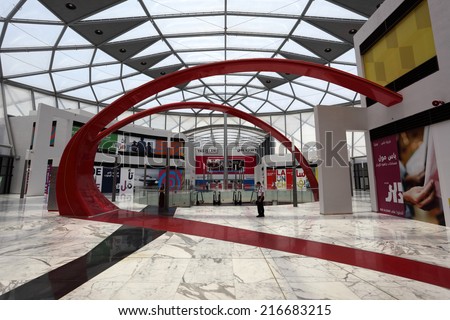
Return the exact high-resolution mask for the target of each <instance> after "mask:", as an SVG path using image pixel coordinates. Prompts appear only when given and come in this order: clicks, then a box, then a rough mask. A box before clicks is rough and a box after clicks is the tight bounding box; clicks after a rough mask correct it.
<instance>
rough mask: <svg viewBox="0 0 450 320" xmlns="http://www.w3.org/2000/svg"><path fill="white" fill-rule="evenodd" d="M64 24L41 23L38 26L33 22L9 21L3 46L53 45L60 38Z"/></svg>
mask: <svg viewBox="0 0 450 320" xmlns="http://www.w3.org/2000/svg"><path fill="white" fill-rule="evenodd" d="M62 28H63V27H62V26H56V25H46V24H41V25H39V28H36V25H35V24H31V23H18V22H15V23H9V24H8V27H7V29H6V34H5V38H4V39H3V42H2V48H20V47H27V48H34V47H48V46H50V47H52V46H54V45H55V43H56V41H57V40H58V38H59V36H60V34H61V30H62Z"/></svg>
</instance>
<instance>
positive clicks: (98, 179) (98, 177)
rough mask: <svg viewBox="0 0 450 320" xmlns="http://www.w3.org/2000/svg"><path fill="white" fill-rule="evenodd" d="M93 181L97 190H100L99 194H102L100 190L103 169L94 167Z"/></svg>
mask: <svg viewBox="0 0 450 320" xmlns="http://www.w3.org/2000/svg"><path fill="white" fill-rule="evenodd" d="M94 180H95V184H96V185H97V188H98V190H100V192H103V190H102V181H103V167H100V166H94Z"/></svg>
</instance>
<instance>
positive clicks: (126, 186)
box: [119, 168, 134, 196]
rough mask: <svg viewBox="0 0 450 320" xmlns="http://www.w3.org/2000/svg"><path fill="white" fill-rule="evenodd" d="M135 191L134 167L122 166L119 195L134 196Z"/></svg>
mask: <svg viewBox="0 0 450 320" xmlns="http://www.w3.org/2000/svg"><path fill="white" fill-rule="evenodd" d="M133 191H134V169H132V168H120V184H119V196H122V195H125V196H132V195H133Z"/></svg>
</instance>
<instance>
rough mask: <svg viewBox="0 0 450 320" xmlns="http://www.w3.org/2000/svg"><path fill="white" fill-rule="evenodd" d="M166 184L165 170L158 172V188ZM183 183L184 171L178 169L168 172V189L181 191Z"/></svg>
mask: <svg viewBox="0 0 450 320" xmlns="http://www.w3.org/2000/svg"><path fill="white" fill-rule="evenodd" d="M165 183H166V169H162V170H160V171H159V176H158V186H159V187H160V186H161V185H163V184H165ZM183 183H184V171H183V170H180V169H171V170H169V189H170V190H181V189H182V188H183Z"/></svg>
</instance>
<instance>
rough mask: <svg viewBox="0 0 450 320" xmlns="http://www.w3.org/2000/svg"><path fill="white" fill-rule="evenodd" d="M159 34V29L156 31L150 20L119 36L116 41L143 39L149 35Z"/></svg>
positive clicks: (155, 35)
mask: <svg viewBox="0 0 450 320" xmlns="http://www.w3.org/2000/svg"><path fill="white" fill-rule="evenodd" d="M157 36H159V33H158V31H156V29H155V27H154V26H153V24H152V23H151V22H149V21H147V22H145V23H143V24H141V25H138V26H136V27H135V28H133V29H131V30H130V31H127V32H125V33H124V34H122V35H120V36H118V37H117V38H115V39H114V41H128V40H133V39H142V38H148V37H157Z"/></svg>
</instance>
